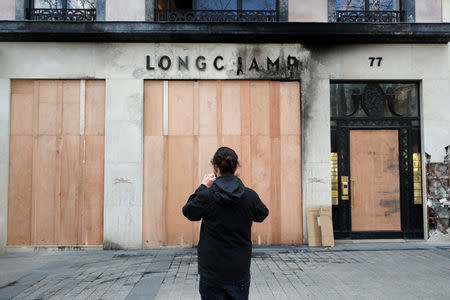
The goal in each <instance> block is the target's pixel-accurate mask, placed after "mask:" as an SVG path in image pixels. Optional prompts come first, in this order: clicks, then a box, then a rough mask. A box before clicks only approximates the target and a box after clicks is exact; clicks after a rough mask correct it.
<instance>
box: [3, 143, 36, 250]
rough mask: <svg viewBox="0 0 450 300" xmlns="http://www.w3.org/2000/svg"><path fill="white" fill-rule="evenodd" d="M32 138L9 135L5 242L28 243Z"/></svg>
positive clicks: (29, 231) (12, 243) (29, 237)
mask: <svg viewBox="0 0 450 300" xmlns="http://www.w3.org/2000/svg"><path fill="white" fill-rule="evenodd" d="M32 164H33V137H32V136H30V135H29V136H11V137H10V160H9V192H8V195H9V197H8V198H9V200H8V242H7V243H8V245H29V244H30V243H31V215H32V214H31V206H32V204H31V187H32Z"/></svg>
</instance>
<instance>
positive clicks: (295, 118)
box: [280, 81, 300, 135]
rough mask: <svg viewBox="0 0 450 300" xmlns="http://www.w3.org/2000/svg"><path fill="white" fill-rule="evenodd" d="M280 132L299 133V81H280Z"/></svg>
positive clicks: (285, 133) (283, 133)
mask: <svg viewBox="0 0 450 300" xmlns="http://www.w3.org/2000/svg"><path fill="white" fill-rule="evenodd" d="M280 113H281V116H282V118H281V124H280V133H281V134H282V135H299V134H300V86H299V82H295V81H294V82H281V83H280Z"/></svg>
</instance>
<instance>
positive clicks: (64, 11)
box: [26, 0, 97, 21]
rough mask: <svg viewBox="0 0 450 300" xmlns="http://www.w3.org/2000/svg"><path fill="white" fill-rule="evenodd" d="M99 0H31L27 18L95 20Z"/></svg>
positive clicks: (40, 19)
mask: <svg viewBox="0 0 450 300" xmlns="http://www.w3.org/2000/svg"><path fill="white" fill-rule="evenodd" d="M96 5H97V0H30V3H29V7H30V8H29V9H28V10H27V13H26V15H27V18H28V19H29V20H39V21H95V19H96V9H95V8H96Z"/></svg>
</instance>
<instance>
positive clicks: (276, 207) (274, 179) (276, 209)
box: [270, 136, 295, 244]
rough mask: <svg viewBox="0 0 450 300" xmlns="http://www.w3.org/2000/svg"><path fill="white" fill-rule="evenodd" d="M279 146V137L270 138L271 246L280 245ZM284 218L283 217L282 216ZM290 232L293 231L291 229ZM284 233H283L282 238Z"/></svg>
mask: <svg viewBox="0 0 450 300" xmlns="http://www.w3.org/2000/svg"><path fill="white" fill-rule="evenodd" d="M280 151H281V145H280V137H279V136H278V137H272V138H271V140H270V221H271V227H272V228H271V230H272V232H271V234H272V242H271V243H272V244H280V243H281V240H282V232H281V220H282V212H281V197H280V192H281V152H280ZM283 217H284V216H283ZM290 230H295V228H291V229H290ZM285 234H286V233H283V236H284V235H285Z"/></svg>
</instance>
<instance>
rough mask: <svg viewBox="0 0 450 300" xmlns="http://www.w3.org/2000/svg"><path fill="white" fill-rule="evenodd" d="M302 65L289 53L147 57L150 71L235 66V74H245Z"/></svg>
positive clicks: (289, 69)
mask: <svg viewBox="0 0 450 300" xmlns="http://www.w3.org/2000/svg"><path fill="white" fill-rule="evenodd" d="M299 66H300V62H299V59H298V58H297V57H295V56H292V55H288V56H286V57H282V56H281V57H280V56H278V57H272V58H271V57H268V56H265V57H255V56H253V57H250V59H247V60H245V59H244V58H243V57H241V56H238V57H236V58H235V59H234V60H233V61H231V62H228V63H227V62H226V61H225V60H224V57H223V56H221V55H217V56H213V57H205V56H203V55H198V56H169V55H161V56H159V57H156V58H154V59H152V57H150V56H149V55H147V57H146V69H147V70H148V71H155V70H157V69H159V70H161V71H169V70H173V69H176V70H178V71H180V72H189V71H191V70H193V69H195V70H197V71H201V72H204V71H207V70H208V69H211V70H215V71H227V69H228V68H233V69H234V70H232V71H234V72H235V75H238V76H239V75H244V74H245V73H248V72H256V73H258V72H264V73H278V72H280V71H281V72H297V71H298V69H299Z"/></svg>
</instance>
